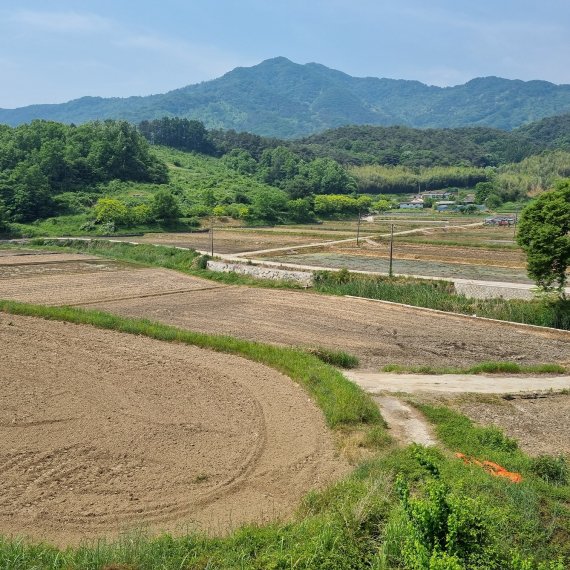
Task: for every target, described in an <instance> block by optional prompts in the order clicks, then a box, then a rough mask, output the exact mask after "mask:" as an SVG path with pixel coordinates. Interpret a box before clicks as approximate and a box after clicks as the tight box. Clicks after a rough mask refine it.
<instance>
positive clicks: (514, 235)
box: [513, 212, 518, 239]
mask: <svg viewBox="0 0 570 570" xmlns="http://www.w3.org/2000/svg"><path fill="white" fill-rule="evenodd" d="M517 221H518V212H515V223H514V224H513V225H514V229H513V239H516V237H517Z"/></svg>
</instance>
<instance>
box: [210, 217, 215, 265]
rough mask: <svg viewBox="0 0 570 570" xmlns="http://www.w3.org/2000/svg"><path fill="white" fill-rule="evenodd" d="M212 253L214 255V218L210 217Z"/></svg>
mask: <svg viewBox="0 0 570 570" xmlns="http://www.w3.org/2000/svg"><path fill="white" fill-rule="evenodd" d="M210 255H211V256H212V257H214V218H213V217H211V218H210Z"/></svg>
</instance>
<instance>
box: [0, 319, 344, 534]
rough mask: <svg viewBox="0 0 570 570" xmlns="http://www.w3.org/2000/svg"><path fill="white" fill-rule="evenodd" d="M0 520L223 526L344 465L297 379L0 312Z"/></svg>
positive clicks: (109, 530)
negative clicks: (296, 381) (0, 349)
mask: <svg viewBox="0 0 570 570" xmlns="http://www.w3.org/2000/svg"><path fill="white" fill-rule="evenodd" d="M0 346H1V347H2V366H1V368H0V533H2V534H5V535H12V534H18V535H20V534H25V535H28V536H31V537H33V538H36V539H39V538H42V539H48V540H50V541H54V542H56V543H58V544H67V543H70V542H71V543H73V542H77V541H79V540H80V539H82V538H86V537H87V538H90V537H95V536H96V537H100V536H114V535H116V534H117V532H119V531H120V530H125V529H130V528H133V527H137V528H138V527H141V526H142V527H149V528H150V530H151V531H157V530H163V529H166V530H171V531H176V530H180V531H185V530H187V529H188V528H190V529H195V528H203V529H206V530H210V531H216V532H219V531H222V532H223V531H224V530H227V529H229V528H231V527H233V526H235V525H237V524H240V523H243V522H246V521H259V522H261V521H263V520H265V519H269V518H274V517H275V516H284V515H288V514H289V513H291V511H292V510H293V509H294V508H295V506H296V505H297V504H298V501H299V499H300V497H301V496H302V495H303V494H304V493H305V492H307V491H308V490H309V489H311V488H315V487H318V486H321V485H323V484H325V483H327V482H330V481H331V480H334V479H335V478H337V477H339V476H341V475H342V474H344V473H345V472H346V470H347V466H346V465H345V464H344V463H343V462H342V461H341V460H339V459H338V458H336V456H335V450H334V444H333V442H332V440H331V435H330V432H328V430H327V429H326V427H325V424H324V421H323V417H322V414H321V412H320V411H319V410H318V409H317V408H316V406H315V405H314V404H313V403H312V402H311V401H310V400H309V398H308V396H307V393H306V392H305V391H304V390H303V389H301V388H300V387H299V386H297V385H296V384H294V383H293V382H292V381H291V380H290V379H289V378H287V377H285V376H283V375H281V374H279V373H278V372H276V371H274V370H272V369H270V368H267V367H265V366H262V365H260V364H255V363H253V362H250V361H247V360H244V359H241V358H239V357H235V356H230V355H224V354H218V353H214V352H211V351H205V350H203V349H199V348H195V347H189V346H184V345H174V344H169V343H163V342H159V341H155V340H151V339H148V338H144V337H136V336H132V335H126V334H120V333H115V332H111V331H102V330H98V329H94V328H91V327H87V326H78V325H72V324H66V323H59V322H50V321H44V320H40V319H34V318H30V317H16V316H13V315H6V314H0Z"/></svg>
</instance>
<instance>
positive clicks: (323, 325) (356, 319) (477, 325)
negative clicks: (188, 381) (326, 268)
mask: <svg viewBox="0 0 570 570" xmlns="http://www.w3.org/2000/svg"><path fill="white" fill-rule="evenodd" d="M92 307H93V308H100V309H102V310H105V311H109V312H112V313H118V314H121V315H123V316H132V317H147V318H150V319H153V320H157V321H161V322H165V323H169V324H173V325H176V326H179V327H182V328H189V329H193V330H199V331H203V332H211V333H214V332H215V333H222V334H230V335H232V336H237V337H242V338H246V339H251V340H260V341H264V342H274V343H279V344H286V345H304V346H325V347H328V348H335V349H338V350H346V351H348V352H350V353H352V354H355V355H356V356H358V357H359V358H360V360H361V365H362V367H363V368H372V369H374V368H377V367H380V366H382V365H384V364H392V363H398V364H433V365H436V366H443V365H459V366H464V365H470V364H475V363H478V362H481V361H485V360H513V361H516V362H520V363H532V362H557V361H567V360H568V354H570V335H568V334H567V333H566V334H565V333H563V332H560V333H558V332H542V331H540V332H535V331H533V330H529V329H525V330H522V329H518V328H513V327H510V326H508V325H503V324H499V323H489V322H485V321H466V320H465V319H464V318H461V317H455V316H447V315H438V314H433V313H429V312H426V311H422V310H421V309H408V308H404V307H398V306H393V305H392V306H387V305H382V304H380V303H375V302H372V301H361V300H358V299H350V298H344V297H331V296H325V295H318V294H313V293H303V292H296V291H285V290H267V289H256V288H248V287H225V288H220V289H215V290H210V291H206V290H196V291H193V292H191V293H181V294H179V295H169V296H164V297H156V298H154V299H152V300H151V301H148V300H145V299H130V300H124V301H116V302H112V301H111V302H104V303H98V304H96V305H92Z"/></svg>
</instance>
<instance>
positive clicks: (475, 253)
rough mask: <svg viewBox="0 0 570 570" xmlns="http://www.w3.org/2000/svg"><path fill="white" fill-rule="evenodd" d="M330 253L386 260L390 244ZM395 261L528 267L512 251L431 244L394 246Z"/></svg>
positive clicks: (351, 246)
mask: <svg viewBox="0 0 570 570" xmlns="http://www.w3.org/2000/svg"><path fill="white" fill-rule="evenodd" d="M324 250H325V251H327V252H333V253H345V254H350V255H365V256H374V257H382V258H387V257H389V255H390V252H389V242H388V241H387V239H386V238H384V241H381V242H376V243H368V242H364V243H362V245H361V247H357V246H356V244H345V245H342V246H340V245H337V246H331V247H330V248H324ZM394 258H395V259H421V260H423V261H445V262H448V263H466V264H474V265H483V266H498V267H517V268H524V267H525V266H526V258H525V256H524V254H523V253H522V252H520V251H518V250H512V249H485V248H480V247H461V246H449V245H430V244H417V245H416V244H410V243H395V244H394Z"/></svg>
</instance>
